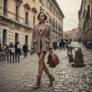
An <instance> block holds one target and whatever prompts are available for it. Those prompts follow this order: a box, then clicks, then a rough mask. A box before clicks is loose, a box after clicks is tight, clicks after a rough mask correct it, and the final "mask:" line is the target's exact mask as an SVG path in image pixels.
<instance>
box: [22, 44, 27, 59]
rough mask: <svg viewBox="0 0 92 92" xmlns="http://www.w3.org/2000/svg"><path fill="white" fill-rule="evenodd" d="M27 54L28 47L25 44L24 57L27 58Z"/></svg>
mask: <svg viewBox="0 0 92 92" xmlns="http://www.w3.org/2000/svg"><path fill="white" fill-rule="evenodd" d="M27 52H28V45H27V44H26V43H25V44H24V45H23V53H24V57H26V56H27Z"/></svg>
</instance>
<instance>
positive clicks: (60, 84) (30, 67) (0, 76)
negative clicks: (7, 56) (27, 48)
mask: <svg viewBox="0 0 92 92" xmlns="http://www.w3.org/2000/svg"><path fill="white" fill-rule="evenodd" d="M72 45H73V46H76V47H77V46H81V47H82V50H83V54H84V60H85V64H86V67H82V68H77V67H72V66H71V63H69V62H68V57H67V51H66V50H56V51H54V52H55V53H56V54H57V55H58V57H59V59H60V64H59V65H57V67H56V68H49V66H48V65H47V64H46V65H47V67H48V68H49V71H50V73H51V74H52V75H53V76H54V77H55V82H54V85H53V86H52V87H48V85H49V79H48V77H47V76H46V75H45V73H44V72H43V75H42V80H41V87H40V88H39V89H35V88H34V85H35V83H36V78H37V69H38V61H37V59H38V57H37V55H35V54H34V55H28V56H27V57H26V58H23V57H22V58H21V61H20V63H17V62H16V63H9V62H0V92H92V50H88V49H86V48H85V47H83V46H82V45H81V44H78V43H76V42H74V43H72ZM46 61H47V56H46V57H45V63H46Z"/></svg>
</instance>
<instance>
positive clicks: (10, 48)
mask: <svg viewBox="0 0 92 92" xmlns="http://www.w3.org/2000/svg"><path fill="white" fill-rule="evenodd" d="M9 52H10V63H11V62H12V60H13V63H14V56H15V48H14V45H13V43H10V47H9Z"/></svg>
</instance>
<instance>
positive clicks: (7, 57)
mask: <svg viewBox="0 0 92 92" xmlns="http://www.w3.org/2000/svg"><path fill="white" fill-rule="evenodd" d="M5 54H6V60H7V61H9V45H8V44H6V49H5Z"/></svg>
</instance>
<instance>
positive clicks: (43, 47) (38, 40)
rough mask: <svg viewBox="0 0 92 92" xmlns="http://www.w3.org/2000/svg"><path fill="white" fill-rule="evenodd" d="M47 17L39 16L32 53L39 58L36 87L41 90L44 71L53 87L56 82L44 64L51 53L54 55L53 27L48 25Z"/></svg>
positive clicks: (33, 37)
mask: <svg viewBox="0 0 92 92" xmlns="http://www.w3.org/2000/svg"><path fill="white" fill-rule="evenodd" d="M46 19H47V16H46V15H45V14H44V13H43V12H40V13H39V14H38V20H39V23H38V24H36V25H35V26H34V27H33V34H32V44H31V45H32V47H31V49H32V52H34V53H37V54H38V56H39V60H38V63H39V66H38V76H37V83H36V85H35V87H37V88H39V87H40V84H41V75H42V72H43V71H44V72H45V73H46V74H47V76H48V78H49V79H50V85H49V86H52V85H53V81H54V80H55V79H54V77H53V76H52V75H51V74H50V73H49V70H48V68H47V67H46V65H45V63H44V58H45V55H46V53H47V51H49V52H50V53H52V52H53V51H52V39H51V25H50V24H49V23H46V22H45V21H46Z"/></svg>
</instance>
